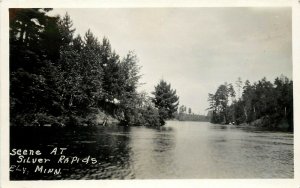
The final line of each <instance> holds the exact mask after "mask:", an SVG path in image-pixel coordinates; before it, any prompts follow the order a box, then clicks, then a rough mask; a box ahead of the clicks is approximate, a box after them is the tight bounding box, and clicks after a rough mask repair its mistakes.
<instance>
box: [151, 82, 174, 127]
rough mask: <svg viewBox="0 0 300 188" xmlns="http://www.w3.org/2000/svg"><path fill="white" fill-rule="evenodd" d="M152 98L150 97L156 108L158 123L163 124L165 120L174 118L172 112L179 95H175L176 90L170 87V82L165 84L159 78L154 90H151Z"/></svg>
mask: <svg viewBox="0 0 300 188" xmlns="http://www.w3.org/2000/svg"><path fill="white" fill-rule="evenodd" d="M152 94H153V95H154V98H153V99H152V101H153V103H154V104H155V107H156V108H158V112H159V116H160V123H161V125H164V124H165V120H167V119H171V118H174V113H175V112H176V111H177V108H178V104H179V103H178V100H179V97H178V96H177V95H176V90H173V89H171V84H167V82H165V81H164V80H161V81H160V82H159V84H158V85H157V86H155V91H154V92H152Z"/></svg>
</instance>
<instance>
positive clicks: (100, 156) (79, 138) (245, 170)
mask: <svg viewBox="0 0 300 188" xmlns="http://www.w3.org/2000/svg"><path fill="white" fill-rule="evenodd" d="M12 132H14V131H12ZM32 134H33V133H32ZM13 136H16V135H14V133H12V135H11V137H12V138H13ZM19 136H20V135H19ZM12 145H13V146H14V147H16V146H19V147H20V146H21V145H22V147H29V146H28V145H30V147H33V146H34V147H36V148H39V147H43V148H45V147H53V146H59V147H67V148H68V154H69V155H78V156H85V155H91V156H93V157H96V158H97V160H98V163H97V164H95V165H68V166H65V167H64V168H63V173H62V175H59V176H51V175H43V176H37V175H28V176H27V177H26V176H24V175H18V176H16V175H13V174H11V178H12V179H173V178H185V179H191V178H193V179H198V178H293V174H294V162H293V134H291V133H286V132H270V131H260V130H257V129H253V128H252V129H250V128H238V127H235V126H227V125H213V124H210V123H207V122H179V121H169V122H167V124H166V126H164V127H162V128H159V129H155V128H146V127H118V126H112V127H99V128H96V129H93V130H88V129H87V130H83V131H79V130H77V131H71V130H68V131H59V132H55V133H52V132H51V131H47V133H39V134H38V136H36V137H35V138H34V140H31V141H28V140H27V142H24V141H22V143H21V142H18V141H13V139H12ZM11 160H12V159H11Z"/></svg>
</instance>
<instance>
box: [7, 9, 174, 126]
mask: <svg viewBox="0 0 300 188" xmlns="http://www.w3.org/2000/svg"><path fill="white" fill-rule="evenodd" d="M49 11H51V9H42V8H36V9H10V11H9V15H10V117H11V118H10V121H11V125H19V126H23V125H44V124H52V125H58V126H59V125H68V126H78V125H82V124H88V125H96V124H97V123H98V122H97V121H96V119H97V118H96V115H97V113H99V112H104V113H105V114H108V115H110V116H112V117H114V118H116V119H118V120H119V121H120V122H121V123H122V124H125V125H148V126H158V125H163V124H164V123H165V120H167V119H169V118H172V117H173V116H174V115H173V114H174V112H175V111H176V110H177V105H178V97H177V95H176V91H175V90H172V89H171V86H170V84H167V83H166V82H165V81H163V80H162V81H161V82H160V83H159V84H158V85H157V86H156V87H155V91H154V92H153V94H154V97H149V96H148V95H147V93H139V92H137V87H138V86H139V85H140V83H139V79H140V77H141V75H140V66H139V65H138V59H137V56H136V55H135V54H134V53H133V52H129V53H128V54H127V55H126V56H125V57H123V58H121V57H120V56H119V55H118V54H117V53H116V52H115V51H114V50H113V49H112V47H111V44H110V42H109V40H108V39H107V38H105V37H104V38H103V39H102V40H101V41H99V40H98V38H97V37H96V36H94V34H93V33H92V32H91V31H90V30H88V31H87V32H86V33H85V35H84V36H83V37H82V36H80V35H77V36H74V32H75V29H74V27H73V23H72V20H71V19H70V16H69V15H68V14H66V15H65V16H64V17H63V18H61V17H58V16H56V17H51V16H48V15H47V12H49Z"/></svg>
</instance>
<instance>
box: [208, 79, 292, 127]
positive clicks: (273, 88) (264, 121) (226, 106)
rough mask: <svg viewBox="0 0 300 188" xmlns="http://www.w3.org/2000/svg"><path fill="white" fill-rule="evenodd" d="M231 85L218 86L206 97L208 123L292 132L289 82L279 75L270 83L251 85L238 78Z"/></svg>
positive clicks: (261, 81)
mask: <svg viewBox="0 0 300 188" xmlns="http://www.w3.org/2000/svg"><path fill="white" fill-rule="evenodd" d="M235 85H236V90H237V92H235V90H234V87H233V84H228V83H224V84H222V85H220V86H219V87H218V89H217V91H216V92H215V93H214V94H211V93H210V94H209V96H208V101H209V109H208V110H209V116H210V121H211V122H212V123H218V124H229V123H231V124H236V125H240V124H243V123H246V124H250V125H255V126H261V127H266V128H271V129H281V128H284V129H288V130H290V131H293V81H292V80H290V79H288V78H287V77H285V76H283V75H281V76H279V77H277V78H276V79H275V80H274V82H273V83H272V82H270V81H267V79H266V78H265V77H264V78H262V79H261V80H259V81H258V82H254V83H253V84H251V83H250V82H249V81H248V80H246V81H245V82H244V83H243V82H242V80H241V78H238V80H237V81H236V83H235Z"/></svg>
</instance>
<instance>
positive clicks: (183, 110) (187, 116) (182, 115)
mask: <svg viewBox="0 0 300 188" xmlns="http://www.w3.org/2000/svg"><path fill="white" fill-rule="evenodd" d="M175 119H177V120H179V121H209V118H208V117H207V116H205V115H199V114H195V113H193V112H192V109H191V108H187V107H186V106H185V105H181V106H180V107H179V109H178V112H177V113H176V114H175Z"/></svg>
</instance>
